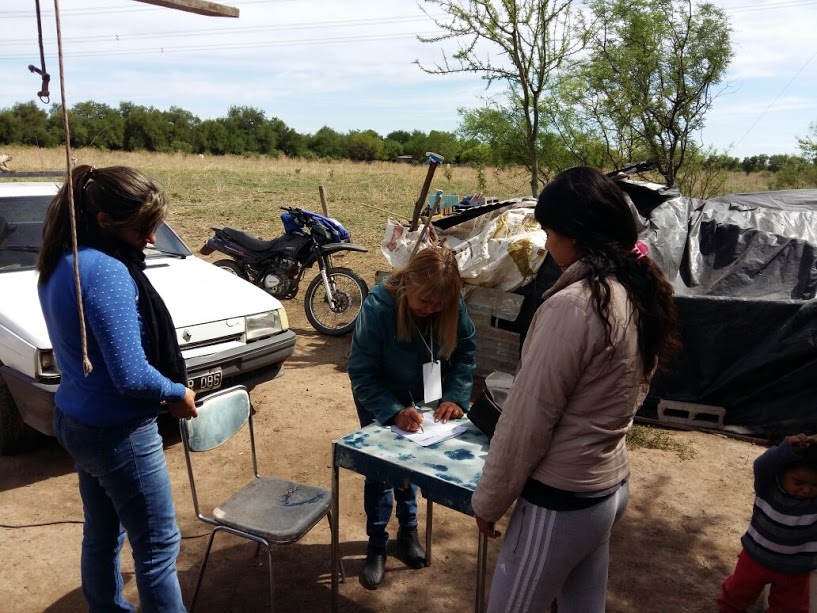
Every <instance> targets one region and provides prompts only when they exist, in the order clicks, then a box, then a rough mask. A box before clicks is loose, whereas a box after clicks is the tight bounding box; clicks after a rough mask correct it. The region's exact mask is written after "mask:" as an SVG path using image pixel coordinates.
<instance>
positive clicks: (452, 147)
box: [426, 130, 460, 163]
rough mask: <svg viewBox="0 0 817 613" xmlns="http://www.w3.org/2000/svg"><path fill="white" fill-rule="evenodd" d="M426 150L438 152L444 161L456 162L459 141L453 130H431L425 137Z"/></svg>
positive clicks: (458, 152)
mask: <svg viewBox="0 0 817 613" xmlns="http://www.w3.org/2000/svg"><path fill="white" fill-rule="evenodd" d="M426 147H427V148H428V151H433V152H434V153H439V154H440V155H441V156H443V158H445V161H446V162H449V163H451V162H456V161H457V158H458V157H459V154H460V143H459V140H457V135H456V134H454V133H453V132H441V131H439V130H431V132H429V133H428V137H427V138H426Z"/></svg>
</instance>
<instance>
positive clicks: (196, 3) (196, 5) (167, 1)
mask: <svg viewBox="0 0 817 613" xmlns="http://www.w3.org/2000/svg"><path fill="white" fill-rule="evenodd" d="M136 2H144V3H145V4H155V5H156V6H163V7H165V8H169V9H178V10H180V11H186V12H188V13H196V14H197V15H207V16H208V17H238V9H237V8H235V7H233V6H227V5H226V4H218V3H216V2H207V0H136Z"/></svg>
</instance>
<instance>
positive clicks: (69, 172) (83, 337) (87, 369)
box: [37, 0, 94, 376]
mask: <svg viewBox="0 0 817 613" xmlns="http://www.w3.org/2000/svg"><path fill="white" fill-rule="evenodd" d="M37 6H38V12H39V0H38V2H37ZM54 12H55V13H56V17H57V54H58V57H59V67H60V98H61V100H62V125H63V130H64V132H65V168H66V177H67V179H66V180H67V182H68V206H69V217H70V219H71V248H72V249H73V252H74V284H75V285H76V287H77V311H78V312H79V336H80V342H81V343H82V370H83V372H84V373H85V375H86V376H87V375H89V374H91V371H92V370H93V369H94V366H93V364H91V360H90V359H89V358H88V337H87V334H86V331H85V309H84V308H83V306H82V286H81V285H80V281H79V258H78V257H77V214H76V211H75V210H74V178H73V166H72V165H71V131H70V130H69V128H68V104H67V103H66V101H65V68H64V67H63V62H62V25H61V24H60V0H54Z"/></svg>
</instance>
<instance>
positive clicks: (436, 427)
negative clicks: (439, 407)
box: [391, 407, 468, 447]
mask: <svg viewBox="0 0 817 613" xmlns="http://www.w3.org/2000/svg"><path fill="white" fill-rule="evenodd" d="M417 410H418V411H420V412H421V413H422V414H423V428H422V431H421V432H407V431H406V430H403V429H402V428H399V427H397V426H396V425H395V426H391V431H392V432H394V433H396V434H399V435H400V436H403V437H405V438H407V439H409V440H410V441H413V442H415V443H417V444H418V445H421V446H423V447H428V446H429V445H433V444H434V443H439V442H440V441H445V440H447V439H449V438H454V437H455V436H457V435H459V434H462V433H463V432H465V431H466V430H467V429H468V426H467V425H466V424H465V423H463V422H461V421H460V420H458V419H449V420H448V421H447V422H446V423H443V422H441V421H434V411H433V410H432V409H429V408H419V407H418V409H417Z"/></svg>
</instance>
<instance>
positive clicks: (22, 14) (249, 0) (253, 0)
mask: <svg viewBox="0 0 817 613" xmlns="http://www.w3.org/2000/svg"><path fill="white" fill-rule="evenodd" d="M295 1H296V0H245V1H244V2H231V3H230V4H231V5H233V6H238V7H240V6H244V5H248V4H282V3H284V2H295ZM162 10H165V9H164V8H163V7H160V6H139V7H132V8H122V6H121V5H113V6H97V7H87V8H81V9H63V10H61V11H60V14H61V15H77V16H83V15H100V14H111V13H144V12H147V11H162ZM42 14H43V15H48V16H53V15H54V11H48V10H43V11H42ZM0 16H2V17H3V18H4V19H21V18H25V19H28V18H30V17H31V16H32V12H31V11H0Z"/></svg>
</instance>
